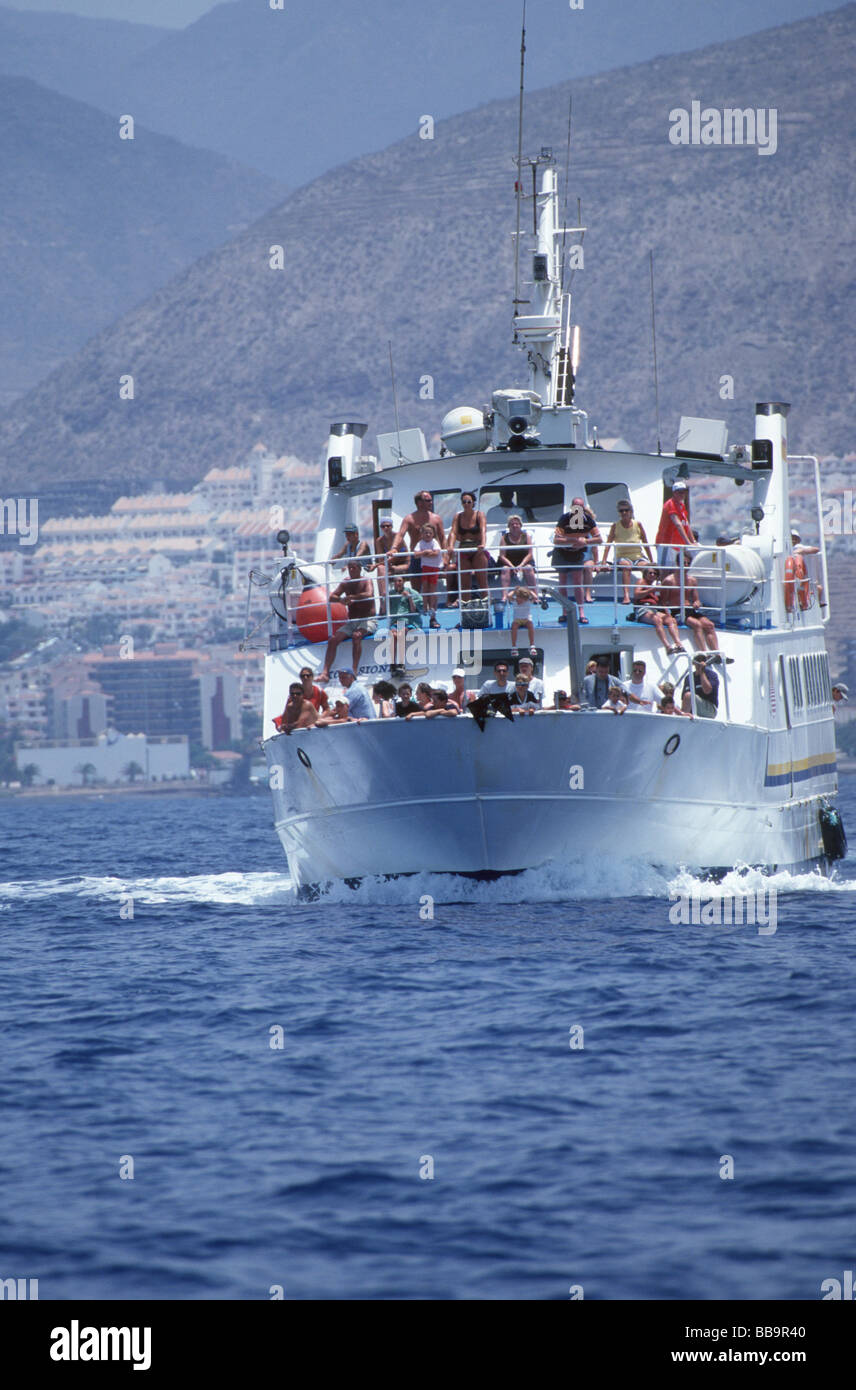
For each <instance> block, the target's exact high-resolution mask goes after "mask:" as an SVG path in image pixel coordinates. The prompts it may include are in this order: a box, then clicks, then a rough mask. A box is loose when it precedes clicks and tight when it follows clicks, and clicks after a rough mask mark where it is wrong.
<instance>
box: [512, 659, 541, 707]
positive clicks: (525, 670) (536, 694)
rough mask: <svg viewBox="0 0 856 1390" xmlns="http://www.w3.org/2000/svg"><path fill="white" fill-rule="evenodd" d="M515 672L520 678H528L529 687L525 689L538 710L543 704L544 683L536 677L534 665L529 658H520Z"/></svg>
mask: <svg viewBox="0 0 856 1390" xmlns="http://www.w3.org/2000/svg"><path fill="white" fill-rule="evenodd" d="M517 670H518V672H519V673H520V675H521V676H528V678H529V685H528V687H527V689H528V691H529V694H530V695H531V696H532V698H533V699H534V701H535V703H536V705H537V706H538V709H540V708H541V706H542V704H543V703H544V682H543V681H542V680H539V679H538V677H537V676H536V674H535V663H534V661H533V660H532V658H531V656H521V658H520V660H519V661H518V663H517Z"/></svg>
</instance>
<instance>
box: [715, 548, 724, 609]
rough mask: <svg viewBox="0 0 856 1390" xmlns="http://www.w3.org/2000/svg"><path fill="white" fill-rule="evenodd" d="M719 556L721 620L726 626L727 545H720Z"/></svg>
mask: <svg viewBox="0 0 856 1390" xmlns="http://www.w3.org/2000/svg"><path fill="white" fill-rule="evenodd" d="M717 553H718V557H719V596H720V599H721V604H720V614H719V621H720V622H721V623H722V626H723V627H725V546H724V545H722V546H718V547H717Z"/></svg>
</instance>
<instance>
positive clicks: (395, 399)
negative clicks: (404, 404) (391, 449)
mask: <svg viewBox="0 0 856 1390" xmlns="http://www.w3.org/2000/svg"><path fill="white" fill-rule="evenodd" d="M387 347H388V348H389V374H390V376H391V377H392V404H393V406H394V407H395V433H396V437H397V442H398V462H399V463H401V425H400V424H399V423H398V392H397V391H396V389H395V367H394V366H393V364H392V339H391V338H389V339H388V340H387Z"/></svg>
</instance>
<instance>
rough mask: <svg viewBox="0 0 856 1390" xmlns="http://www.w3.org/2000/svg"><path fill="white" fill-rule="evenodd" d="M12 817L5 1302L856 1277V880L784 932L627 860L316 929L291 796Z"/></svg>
mask: <svg viewBox="0 0 856 1390" xmlns="http://www.w3.org/2000/svg"><path fill="white" fill-rule="evenodd" d="M839 804H840V806H841V808H842V810H843V813H844V817H845V824H848V823H849V826H850V829H851V833H852V835H853V838H854V843H856V783H854V781H853V780H852V779H848V778H845V779H844V781H843V792H842V795H841V797H840V798H839ZM640 814H644V808H640ZM0 821H2V846H3V849H2V867H0V875H1V876H2V879H3V880H4V882H3V884H2V886H0V930H2V942H3V952H2V958H3V972H2V979H3V985H2V1059H3V1066H2V1075H0V1105H2V1112H1V1113H2V1127H0V1193H2V1226H0V1278H10V1277H16V1278H37V1279H38V1280H39V1297H40V1298H41V1299H49V1298H56V1299H88V1298H94V1299H119V1298H130V1299H142V1298H156V1299H215V1298H219V1299H268V1298H270V1297H271V1296H272V1292H271V1291H272V1290H273V1294H274V1296H275V1295H276V1294H277V1293H278V1291H279V1290H280V1289H281V1290H282V1292H283V1295H284V1297H285V1298H287V1299H308V1298H336V1299H365V1298H368V1299H425V1298H440V1299H495V1298H506V1299H539V1300H540V1299H567V1298H568V1297H569V1296H570V1290H571V1289H572V1288H574V1289H575V1290H577V1296H578V1295H579V1291H583V1293H584V1297H585V1298H586V1299H662V1300H670V1299H682V1298H690V1299H720V1298H727V1299H761V1298H770V1299H808V1300H815V1299H817V1298H819V1296H820V1285H821V1282H822V1281H823V1280H824V1279H826V1278H836V1277H838V1278H840V1277H841V1275H842V1272H843V1271H844V1270H846V1269H852V1268H853V1262H854V1259H856V1183H854V1173H856V1118H854V1110H856V1029H854V1025H853V1020H854V1015H856V872H854V862H853V860H852V859H850V860H848V861H845V863H844V864H843V866H841V867H840V868H839V870H838V872H837V874H836V876H835V877H834V878H833V879H832V880H824V879H821V878H819V877H814V876H812V875H801V876H797V877H789V876H788V875H779V876H778V877H777V878H775V879H774V880H773V881H772V886H775V888H776V890H777V904H776V906H777V919H778V920H777V924H776V930H775V932H772V933H770V932H766V933H760V932H759V931H758V929H757V927H756V926H741V927H733V928H730V929H729V928H727V927H723V926H718V927H717V926H715V925H704V924H698V925H692V923H690V924H687V925H681V924H679V923H678V924H675V923H674V922H672V921H671V920H670V917H669V909H670V902H669V896H668V895H669V889H670V886H672V887H677V888H683V889H685V890H689V889H690V888H691V887H692V886H693V885H692V884H691V883H690V882H689V880H687V879H686V878H685V877H681V876H679V878H677V879H675V880H673V881H672V883H671V885H670V882H669V881H668V880H667V879H665V878H664V877H663V876H662V875H659V874H657V873H655V872H654V871H653V870H644V869H641V868H639V867H637V868H635V869H632V870H622V869H620V868H619V867H618V866H616V864H615V863H614V862H613V859H612V856H611V853H610V847H609V846H605V847H604V854H603V858H602V859H600V860H598V861H597V862H592V863H591V864H590V865H588V866H587V868H586V870H585V871H584V872H582V871H576V873H575V874H570V873H569V874H567V875H566V876H565V877H563V875H562V874H561V873H559V872H558V871H554V872H553V873H551V874H548V875H538V874H534V873H529V874H525V875H522V876H521V877H519V878H516V879H513V880H508V881H504V882H498V883H494V884H476V883H471V882H464V883H458V884H457V885H456V887H455V888H453V889H452V890H451V891H450V888H449V885H448V884H447V883H446V882H444V881H441V880H439V879H432V878H431V877H430V876H427V875H426V876H425V877H424V878H417V879H398V880H394V881H390V882H387V883H383V884H374V885H371V884H367V883H363V884H362V885H361V886H360V887H358V888H357V889H356V890H352V889H349V888H348V887H347V886H345V885H342V886H341V888H340V889H338V890H337V892H336V893H335V894H333V896H332V897H328V898H326V899H323V900H321V901H319V902H317V903H313V904H301V903H299V902H296V901H295V899H294V897H293V895H292V893H291V891H290V886H289V881H288V877H287V874H286V866H285V861H284V859H283V858H282V855H281V850H280V848H279V844H278V842H277V840H276V837H275V834H274V831H273V828H272V818H271V806H270V804H269V802H268V799H267V797H265V796H256V797H249V796H248V797H246V798H239V797H235V798H229V797H221V798H212V799H203V798H192V797H182V796H171V797H167V796H164V797H155V796H132V795H128V796H118V797H117V796H109V797H106V796H105V797H103V798H89V797H87V798H83V797H79V798H72V799H55V800H49V799H47V798H41V799H35V798H33V799H18V800H15V801H5V802H3V803H2V804H0ZM768 886H770V885H768ZM709 887H710V886H709V885H708V886H707V889H709ZM727 887H728V885H727V884H726V885H724V887H723V889H722V890H721V891H726V890H727ZM450 897H451V898H455V899H456V900H455V901H449V898H450ZM431 899H433V904H432V902H431ZM129 900H130V901H129ZM131 910H132V911H133V917H131V916H130V915H129V914H130V912H131ZM432 910H433V917H431V916H430V915H429V914H430V912H431V911H432ZM123 914H124V915H123ZM572 1044H574V1045H573V1046H572ZM729 1172H731V1173H732V1174H733V1175H732V1176H728V1174H729ZM131 1173H132V1174H133V1176H131ZM122 1174H124V1176H122ZM721 1174H725V1176H721Z"/></svg>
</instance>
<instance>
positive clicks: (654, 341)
mask: <svg viewBox="0 0 856 1390" xmlns="http://www.w3.org/2000/svg"><path fill="white" fill-rule="evenodd" d="M648 258H649V266H650V270H651V342H652V344H653V346H654V402H655V406H656V410H657V453H658V454H662V452H663V448H662V445H661V443H660V384H659V381H658V378H657V319H656V316H655V313H654V252H653V250H651V251H649V252H648Z"/></svg>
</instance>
